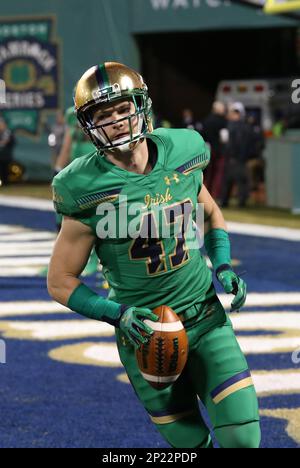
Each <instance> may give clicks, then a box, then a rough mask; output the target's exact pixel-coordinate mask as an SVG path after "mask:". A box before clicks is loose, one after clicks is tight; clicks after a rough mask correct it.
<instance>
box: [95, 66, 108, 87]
mask: <svg viewBox="0 0 300 468" xmlns="http://www.w3.org/2000/svg"><path fill="white" fill-rule="evenodd" d="M96 79H97V82H98V85H99V88H100V89H101V88H107V87H108V86H109V79H108V75H107V72H106V69H105V64H104V63H103V64H101V65H98V67H97V69H96Z"/></svg>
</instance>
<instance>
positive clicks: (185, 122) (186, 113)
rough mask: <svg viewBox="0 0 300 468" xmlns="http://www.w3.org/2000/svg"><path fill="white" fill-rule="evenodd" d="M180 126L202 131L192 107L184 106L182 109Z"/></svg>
mask: <svg viewBox="0 0 300 468" xmlns="http://www.w3.org/2000/svg"><path fill="white" fill-rule="evenodd" d="M180 127H181V128H190V129H191V130H197V132H201V131H202V124H201V122H199V121H198V120H195V117H194V112H193V111H192V109H190V108H188V107H186V108H185V109H183V111H182V119H181V124H180Z"/></svg>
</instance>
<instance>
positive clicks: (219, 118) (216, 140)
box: [201, 101, 228, 200]
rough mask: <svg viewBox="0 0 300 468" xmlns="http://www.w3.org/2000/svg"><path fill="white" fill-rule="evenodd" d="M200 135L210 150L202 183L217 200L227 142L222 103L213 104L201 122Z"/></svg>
mask: <svg viewBox="0 0 300 468" xmlns="http://www.w3.org/2000/svg"><path fill="white" fill-rule="evenodd" d="M201 135H202V137H203V138H204V140H205V141H206V143H208V144H209V146H210V150H211V159H210V164H209V165H208V166H207V168H206V169H205V171H204V183H205V186H206V187H207V189H208V190H209V191H210V193H211V194H212V196H213V197H214V198H216V199H217V200H219V199H220V196H221V188H222V181H223V175H224V161H225V159H224V143H225V142H227V141H228V137H227V135H228V130H227V119H226V107H225V104H224V103H223V102H220V101H215V102H214V103H213V105H212V110H211V113H210V114H209V115H208V116H207V117H206V118H205V119H204V121H203V129H202V132H201Z"/></svg>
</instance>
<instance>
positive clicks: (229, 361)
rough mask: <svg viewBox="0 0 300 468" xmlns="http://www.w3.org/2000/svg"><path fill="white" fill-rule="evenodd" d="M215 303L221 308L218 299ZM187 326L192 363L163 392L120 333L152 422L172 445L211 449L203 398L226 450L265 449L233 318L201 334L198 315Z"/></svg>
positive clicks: (127, 361)
mask: <svg viewBox="0 0 300 468" xmlns="http://www.w3.org/2000/svg"><path fill="white" fill-rule="evenodd" d="M215 301H216V302H218V304H217V306H218V307H219V306H220V302H219V300H218V298H217V297H216V298H215ZM184 325H185V328H186V331H187V334H188V338H189V356H188V361H187V364H186V366H185V369H184V371H183V373H182V374H181V376H180V377H179V378H178V379H177V381H176V382H175V383H174V384H173V385H171V386H169V387H167V388H166V389H163V390H156V389H154V388H153V387H151V386H150V385H149V384H148V383H147V382H146V380H144V378H143V377H142V375H141V373H140V371H139V369H138V366H137V361H136V357H135V352H134V348H133V347H132V346H131V345H129V344H128V343H126V341H125V340H124V337H123V335H122V333H121V332H120V331H119V330H116V334H117V344H118V349H119V354H120V359H121V361H122V363H123V365H124V367H125V369H126V372H127V375H128V377H129V380H130V382H131V384H132V386H133V388H134V390H135V392H136V394H137V396H138V398H139V400H140V401H141V403H142V404H143V406H144V408H145V409H146V411H147V412H148V414H149V416H150V418H151V420H152V422H153V423H154V424H155V426H156V428H157V429H158V431H159V432H160V433H161V435H162V436H163V437H164V438H165V440H166V441H167V442H168V443H169V444H170V445H171V446H172V447H176V448H196V447H199V448H200V447H203V448H204V447H211V446H212V444H211V438H210V433H209V430H208V428H207V426H206V424H205V422H204V421H203V418H202V415H201V413H200V410H199V405H198V397H199V398H200V400H201V401H202V402H203V404H204V405H205V407H206V409H207V411H208V414H209V417H210V421H211V425H212V427H213V430H214V433H215V436H216V439H217V440H218V443H219V445H220V446H221V447H224V448H256V447H259V443H260V427H259V414H258V402H257V396H256V392H255V388H254V386H253V382H252V380H251V375H250V372H249V369H248V365H247V362H246V359H245V357H244V355H243V353H242V351H241V349H240V347H239V344H238V343H237V340H236V337H235V334H234V331H233V329H232V326H231V322H230V320H229V318H227V320H226V321H225V323H223V324H222V325H219V326H216V327H215V328H213V329H211V330H209V331H207V332H206V333H204V334H202V333H201V330H200V331H199V324H198V323H197V317H195V318H194V319H193V320H188V321H187V322H185V323H184Z"/></svg>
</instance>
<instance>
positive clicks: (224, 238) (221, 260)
mask: <svg viewBox="0 0 300 468" xmlns="http://www.w3.org/2000/svg"><path fill="white" fill-rule="evenodd" d="M204 245H205V248H206V252H207V255H208V256H209V258H210V261H211V263H212V265H213V268H214V270H217V269H218V268H219V267H220V266H221V265H225V264H226V265H231V256H230V241H229V236H228V232H226V231H224V229H211V230H210V231H208V233H207V234H205V236H204Z"/></svg>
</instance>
